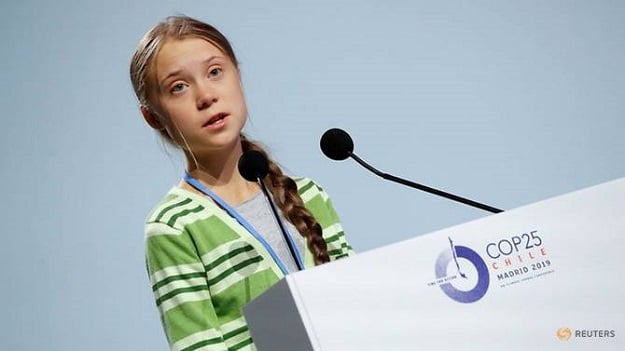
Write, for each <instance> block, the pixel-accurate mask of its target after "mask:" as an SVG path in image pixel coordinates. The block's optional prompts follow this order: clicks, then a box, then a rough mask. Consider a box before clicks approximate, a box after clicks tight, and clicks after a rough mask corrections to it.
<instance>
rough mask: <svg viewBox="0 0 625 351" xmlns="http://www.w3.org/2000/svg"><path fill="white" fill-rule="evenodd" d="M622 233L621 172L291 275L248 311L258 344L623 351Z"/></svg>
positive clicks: (303, 348)
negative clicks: (596, 182) (591, 184)
mask: <svg viewBox="0 0 625 351" xmlns="http://www.w3.org/2000/svg"><path fill="white" fill-rule="evenodd" d="M408 225H409V223H407V226H408ZM370 235H383V233H370ZM624 236H625V178H623V179H619V180H615V181H612V182H608V183H605V184H602V185H598V186H595V187H591V188H588V189H584V190H580V191H577V192H574V193H570V194H567V195H563V196H559V197H555V198H552V199H549V200H545V201H541V202H538V203H535V204H532V205H528V206H524V207H521V208H518V209H514V210H510V211H507V212H503V213H500V214H497V215H491V216H488V217H485V218H482V219H479V220H476V221H472V222H469V223H466V224H462V225H459V226H454V227H451V228H448V229H444V230H440V231H436V232H433V233H430V234H426V235H422V236H419V237H416V238H414V239H410V240H406V241H403V242H399V243H396V244H392V245H389V246H385V247H382V248H379V249H376V250H372V251H369V252H365V253H361V254H358V255H356V256H354V257H351V258H348V259H344V260H339V261H336V262H333V263H330V264H327V265H323V266H319V267H315V268H313V269H309V270H306V271H302V272H297V273H294V274H291V275H289V276H287V277H286V278H285V279H283V280H282V281H281V282H279V283H278V284H276V286H274V287H272V288H271V289H270V290H268V291H267V292H266V293H265V294H263V295H261V296H259V297H258V298H257V299H256V300H254V301H252V302H251V303H250V304H249V305H248V306H246V308H245V311H244V312H245V316H246V318H247V320H248V323H249V326H250V330H251V332H252V336H253V338H254V340H255V343H256V344H257V347H258V349H259V351H281V350H300V351H308V350H314V351H321V350H323V351H345V350H359V351H361V350H411V351H412V350H417V349H435V350H452V349H453V350H455V351H458V350H502V349H505V350H549V351H551V350H593V351H597V350H623V349H625V307H624V305H625V302H624V301H622V300H623V299H624V298H625V283H624V280H623V279H624V278H623V272H622V270H623V269H624V268H625V264H624V263H623V262H624V260H625V237H624ZM289 340H290V341H289ZM294 340H295V341H294ZM289 342H290V344H289ZM293 342H295V343H296V344H293Z"/></svg>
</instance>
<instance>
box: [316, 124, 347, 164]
mask: <svg viewBox="0 0 625 351" xmlns="http://www.w3.org/2000/svg"><path fill="white" fill-rule="evenodd" d="M319 144H320V146H321V151H322V152H323V154H324V155H326V156H327V157H329V158H331V159H333V160H336V161H342V160H344V159H346V158H348V157H349V156H350V155H351V154H352V152H353V151H354V141H353V140H352V138H351V137H350V136H349V134H347V132H346V131H344V130H342V129H339V128H332V129H329V130H327V131H326V132H325V133H323V135H322V136H321V141H320V143H319Z"/></svg>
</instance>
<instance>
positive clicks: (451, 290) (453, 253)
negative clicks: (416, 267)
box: [435, 238, 490, 303]
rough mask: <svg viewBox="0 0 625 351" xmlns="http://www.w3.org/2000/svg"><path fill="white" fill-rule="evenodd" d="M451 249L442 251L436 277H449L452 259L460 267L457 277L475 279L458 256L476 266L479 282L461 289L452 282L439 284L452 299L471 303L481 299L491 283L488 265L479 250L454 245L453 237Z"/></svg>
mask: <svg viewBox="0 0 625 351" xmlns="http://www.w3.org/2000/svg"><path fill="white" fill-rule="evenodd" d="M449 242H450V245H451V250H445V251H443V252H441V254H440V255H439V256H438V259H437V260H436V267H435V271H436V278H437V279H445V278H446V277H448V274H447V269H448V266H449V263H451V262H452V261H453V262H454V263H455V265H456V267H457V269H458V275H457V276H456V279H475V277H468V276H467V275H466V274H465V273H463V271H462V270H461V266H460V263H459V261H458V258H464V259H466V260H468V261H469V262H470V263H471V264H472V265H473V266H474V267H475V271H477V283H476V284H475V286H474V287H473V288H472V289H470V290H460V289H457V288H456V287H454V286H453V285H452V282H445V283H443V284H440V285H439V286H440V287H441V289H442V290H443V292H444V293H445V294H447V296H449V297H451V298H452V299H454V300H456V301H458V302H462V303H471V302H475V301H477V300H479V299H481V298H482V297H483V296H484V295H485V294H486V291H487V290H488V285H489V283H490V276H489V274H488V267H487V266H486V263H485V262H484V260H483V259H482V258H481V257H480V255H478V254H477V252H475V251H473V250H471V249H470V248H468V247H466V246H455V245H453V243H452V241H451V238H450V239H449Z"/></svg>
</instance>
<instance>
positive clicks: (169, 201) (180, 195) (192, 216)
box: [145, 187, 214, 237]
mask: <svg viewBox="0 0 625 351" xmlns="http://www.w3.org/2000/svg"><path fill="white" fill-rule="evenodd" d="M213 207H214V205H213V204H212V203H211V202H209V201H206V200H205V199H202V198H201V197H200V196H197V195H196V194H193V193H191V192H189V191H187V190H184V189H181V188H179V187H172V188H171V189H170V190H169V191H168V192H167V193H166V194H165V196H164V197H163V198H162V199H161V200H160V201H159V202H158V203H157V204H156V206H154V207H153V208H152V210H151V211H150V212H149V213H148V215H147V217H146V219H145V232H146V236H148V237H149V236H151V235H155V234H179V233H180V232H182V231H183V230H184V227H185V226H187V225H189V224H192V223H194V222H197V221H199V220H203V219H205V218H207V217H209V216H210V215H211V214H212V213H213V212H214V209H213Z"/></svg>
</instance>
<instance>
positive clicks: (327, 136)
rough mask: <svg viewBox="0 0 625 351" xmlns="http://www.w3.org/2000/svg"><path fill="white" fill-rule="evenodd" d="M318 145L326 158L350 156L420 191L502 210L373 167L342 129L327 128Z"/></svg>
mask: <svg viewBox="0 0 625 351" xmlns="http://www.w3.org/2000/svg"><path fill="white" fill-rule="evenodd" d="M320 146H321V151H322V152H323V154H324V155H326V156H327V157H328V158H331V159H333V160H336V161H342V160H344V159H346V158H348V157H351V158H353V159H354V160H355V161H356V162H358V163H359V164H360V165H361V166H363V167H365V168H366V169H368V170H369V171H371V172H373V173H374V174H375V175H377V176H379V177H382V178H384V179H386V180H390V181H393V182H396V183H399V184H403V185H406V186H409V187H411V188H415V189H419V190H422V191H425V192H428V193H431V194H434V195H438V196H442V197H444V198H446V199H450V200H453V201H457V202H460V203H463V204H465V205H469V206H472V207H476V208H479V209H481V210H485V211H489V212H492V213H499V212H503V210H500V209H498V208H495V207H492V206H488V205H485V204H482V203H479V202H477V201H473V200H470V199H467V198H464V197H461V196H458V195H454V194H450V193H448V192H445V191H442V190H438V189H435V188H431V187H429V186H426V185H422V184H418V183H415V182H411V181H409V180H406V179H402V178H399V177H396V176H394V175H391V174H388V173H384V172H381V171H379V170H377V169H375V168H373V167H372V166H371V165H369V164H368V163H366V162H365V161H364V160H362V159H361V158H360V157H358V156H357V155H356V154H355V153H354V141H353V140H352V138H351V137H350V136H349V134H347V132H346V131H344V130H342V129H339V128H332V129H329V130H327V131H326V132H325V133H323V135H322V136H321V141H320Z"/></svg>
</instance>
